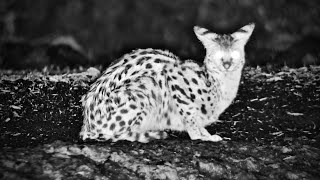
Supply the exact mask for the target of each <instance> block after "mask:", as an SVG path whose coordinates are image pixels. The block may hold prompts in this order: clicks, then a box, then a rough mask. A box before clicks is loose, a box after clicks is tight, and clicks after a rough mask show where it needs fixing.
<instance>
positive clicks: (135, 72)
mask: <svg viewBox="0 0 320 180" xmlns="http://www.w3.org/2000/svg"><path fill="white" fill-rule="evenodd" d="M137 73H139V71H134V72H133V73H132V74H131V76H133V75H136V74H137Z"/></svg>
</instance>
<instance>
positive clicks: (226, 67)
mask: <svg viewBox="0 0 320 180" xmlns="http://www.w3.org/2000/svg"><path fill="white" fill-rule="evenodd" d="M222 65H223V67H224V68H225V69H229V68H230V66H231V61H225V62H223V63H222Z"/></svg>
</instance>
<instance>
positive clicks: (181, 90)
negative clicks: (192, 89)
mask: <svg viewBox="0 0 320 180" xmlns="http://www.w3.org/2000/svg"><path fill="white" fill-rule="evenodd" d="M175 88H176V89H177V90H178V91H180V92H181V94H183V95H184V96H186V97H187V94H186V92H184V90H183V89H182V88H181V87H180V86H179V85H177V84H176V85H175Z"/></svg>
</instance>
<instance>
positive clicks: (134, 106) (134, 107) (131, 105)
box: [129, 104, 137, 109]
mask: <svg viewBox="0 0 320 180" xmlns="http://www.w3.org/2000/svg"><path fill="white" fill-rule="evenodd" d="M129 107H130V108H131V109H137V106H136V105H134V104H130V105H129Z"/></svg>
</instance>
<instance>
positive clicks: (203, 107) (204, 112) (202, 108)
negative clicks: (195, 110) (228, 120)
mask: <svg viewBox="0 0 320 180" xmlns="http://www.w3.org/2000/svg"><path fill="white" fill-rule="evenodd" d="M201 112H202V114H207V110H206V106H205V105H204V104H202V105H201Z"/></svg>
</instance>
